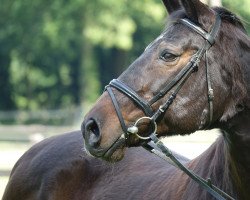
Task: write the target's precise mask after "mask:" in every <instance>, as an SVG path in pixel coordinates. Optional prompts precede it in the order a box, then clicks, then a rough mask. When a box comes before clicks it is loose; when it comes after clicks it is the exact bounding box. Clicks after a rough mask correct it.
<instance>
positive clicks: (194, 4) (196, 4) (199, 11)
mask: <svg viewBox="0 0 250 200" xmlns="http://www.w3.org/2000/svg"><path fill="white" fill-rule="evenodd" d="M181 4H182V7H183V8H184V10H185V11H186V14H187V17H188V18H190V19H191V20H192V21H193V22H196V23H200V24H203V18H204V16H210V17H211V13H212V12H211V10H210V9H209V7H208V6H207V5H205V4H203V3H202V2H201V1H199V0H181ZM206 21H207V20H206Z"/></svg>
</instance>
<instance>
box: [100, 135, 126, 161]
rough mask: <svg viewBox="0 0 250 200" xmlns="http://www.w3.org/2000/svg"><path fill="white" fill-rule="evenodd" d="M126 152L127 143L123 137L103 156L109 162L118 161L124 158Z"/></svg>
mask: <svg viewBox="0 0 250 200" xmlns="http://www.w3.org/2000/svg"><path fill="white" fill-rule="evenodd" d="M124 154H125V143H124V140H123V139H119V140H118V141H116V142H115V143H114V144H113V145H111V147H110V148H109V149H108V150H107V151H106V152H105V154H104V155H103V156H102V159H104V160H106V161H108V162H118V161H120V160H122V159H123V157H124Z"/></svg>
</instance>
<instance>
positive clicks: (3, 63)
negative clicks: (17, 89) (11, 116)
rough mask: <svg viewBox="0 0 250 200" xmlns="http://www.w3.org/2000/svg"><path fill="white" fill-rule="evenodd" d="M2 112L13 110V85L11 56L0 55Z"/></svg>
mask: <svg viewBox="0 0 250 200" xmlns="http://www.w3.org/2000/svg"><path fill="white" fill-rule="evenodd" d="M0 88H1V97H0V110H13V109H14V108H15V104H14V101H13V99H12V93H11V91H12V85H11V83H10V55H9V54H1V53H0Z"/></svg>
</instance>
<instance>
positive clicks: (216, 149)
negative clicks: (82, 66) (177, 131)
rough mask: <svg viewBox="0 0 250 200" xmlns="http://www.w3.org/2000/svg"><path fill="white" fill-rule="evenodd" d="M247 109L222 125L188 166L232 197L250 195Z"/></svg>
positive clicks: (245, 197) (249, 131)
mask: <svg viewBox="0 0 250 200" xmlns="http://www.w3.org/2000/svg"><path fill="white" fill-rule="evenodd" d="M249 122H250V109H245V110H244V111H242V112H240V113H238V114H237V115H236V116H235V117H233V118H232V119H230V120H228V121H227V122H226V123H225V124H224V125H223V130H222V135H221V136H220V137H219V138H218V139H217V140H216V142H215V143H214V144H212V145H211V146H210V148H208V149H207V150H206V151H205V152H204V153H203V154H201V155H200V156H199V157H197V158H196V159H194V160H193V161H191V162H190V164H189V167H190V168H191V169H193V170H194V171H195V172H196V173H197V174H199V175H201V176H202V177H203V178H211V180H212V183H213V184H214V185H216V186H218V187H219V188H221V189H222V190H223V191H225V192H226V193H228V194H229V195H231V196H233V197H236V199H244V200H245V199H250V154H249V152H250V123H249Z"/></svg>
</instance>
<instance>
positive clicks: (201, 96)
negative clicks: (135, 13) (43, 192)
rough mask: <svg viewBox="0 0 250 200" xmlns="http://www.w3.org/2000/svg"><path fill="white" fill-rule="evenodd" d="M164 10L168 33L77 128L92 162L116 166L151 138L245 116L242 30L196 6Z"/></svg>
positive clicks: (222, 14) (224, 15) (173, 4)
mask: <svg viewBox="0 0 250 200" xmlns="http://www.w3.org/2000/svg"><path fill="white" fill-rule="evenodd" d="M163 3H164V5H165V7H166V9H167V11H168V13H169V17H168V21H167V26H166V28H165V30H164V31H163V32H162V33H161V34H160V36H159V37H157V38H156V39H155V40H154V41H153V42H152V43H151V44H150V45H149V46H148V47H147V48H146V49H145V51H144V52H143V53H142V54H141V56H140V57H138V58H137V59H136V60H135V61H134V62H133V63H132V64H131V65H130V66H129V67H128V68H127V70H126V71H124V72H123V73H122V74H121V75H120V76H119V78H118V79H117V80H113V81H112V82H111V83H110V84H109V85H108V86H107V87H106V90H105V91H104V93H103V94H102V95H101V97H100V98H99V100H98V101H97V102H96V104H95V105H94V107H93V108H92V109H91V110H90V111H89V113H88V114H87V115H86V117H85V119H84V122H83V123H82V132H83V137H84V139H85V148H86V150H87V151H88V152H89V153H90V154H92V155H94V156H96V157H101V158H103V159H106V160H109V161H118V160H120V159H122V157H123V155H124V150H125V149H126V147H130V146H139V145H141V144H142V143H143V142H145V140H147V138H148V135H149V134H150V133H151V132H156V134H157V135H158V136H159V137H161V136H170V135H177V134H179V135H184V134H190V133H193V132H195V131H196V130H201V129H211V128H215V127H222V126H225V124H224V123H223V122H225V121H227V120H229V119H231V118H232V117H233V116H235V115H236V114H237V113H238V112H240V111H241V110H242V109H244V100H245V98H246V90H247V89H246V88H245V87H244V85H245V83H244V81H245V80H244V79H239V78H238V77H239V76H240V77H241V76H242V73H243V72H242V70H241V67H239V66H243V64H242V63H241V62H242V61H241V59H240V52H241V51H240V48H241V46H242V44H243V43H242V44H241V46H240V39H239V38H244V37H245V36H244V35H245V30H244V28H243V26H242V24H241V23H240V21H239V20H238V18H237V17H236V16H235V15H233V14H232V13H231V12H229V11H227V10H225V9H222V8H214V9H212V8H209V7H208V6H207V5H205V4H203V3H201V2H200V1H199V0H181V1H180V2H179V1H166V0H165V1H163ZM241 57H242V56H241ZM236 74H238V77H237V75H236Z"/></svg>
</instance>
